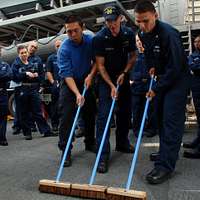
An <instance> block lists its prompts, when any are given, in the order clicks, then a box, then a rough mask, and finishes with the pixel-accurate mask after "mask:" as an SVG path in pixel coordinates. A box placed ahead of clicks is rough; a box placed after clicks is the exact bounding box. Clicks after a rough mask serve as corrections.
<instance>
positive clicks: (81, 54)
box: [58, 15, 96, 167]
mask: <svg viewBox="0 0 200 200" xmlns="http://www.w3.org/2000/svg"><path fill="white" fill-rule="evenodd" d="M65 28H66V32H67V34H68V38H66V39H65V40H64V41H63V43H62V45H61V47H60V49H59V51H58V67H59V75H60V77H61V88H60V100H59V108H60V122H59V143H58V146H59V148H60V150H61V151H62V152H64V150H65V148H66V144H67V140H68V137H69V134H70V131H71V128H72V124H73V121H74V117H75V112H76V109H77V105H79V106H82V105H83V104H84V105H83V108H82V110H81V113H82V117H83V120H84V123H85V149H86V150H89V151H92V152H94V151H95V150H96V145H95V137H94V128H95V105H96V100H95V97H94V95H93V92H92V90H91V88H90V86H91V83H92V79H93V77H94V75H95V74H96V67H95V66H94V65H92V60H93V58H94V57H93V49H92V40H93V36H92V35H86V34H84V33H83V22H82V21H81V19H80V17H78V16H75V15H71V16H69V17H67V19H66V22H65ZM84 85H86V87H87V92H86V95H85V97H83V96H82V95H81V92H82V91H83V87H84ZM71 149H72V145H71ZM71 149H70V152H69V154H68V156H67V159H66V161H65V164H64V166H65V167H69V166H71V164H72V162H71Z"/></svg>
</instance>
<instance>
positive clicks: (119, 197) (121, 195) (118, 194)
mask: <svg viewBox="0 0 200 200" xmlns="http://www.w3.org/2000/svg"><path fill="white" fill-rule="evenodd" d="M153 80H154V77H153V76H152V77H151V81H150V85H149V91H150V90H151V88H152V84H153ZM149 102H150V98H149V97H147V100H146V104H145V108H144V113H143V117H142V122H141V126H140V131H139V134H138V138H137V142H136V147H135V153H134V154H133V159H132V163H131V167H130V170H129V175H128V180H127V183H126V188H125V189H122V188H112V187H109V188H108V189H107V191H106V197H107V198H106V199H107V200H141V199H142V200H146V192H141V191H135V190H130V186H131V182H132V179H133V174H134V170H135V166H136V161H137V157H138V152H139V147H140V143H141V139H142V133H143V130H144V125H145V119H146V116H147V111H148V107H149Z"/></svg>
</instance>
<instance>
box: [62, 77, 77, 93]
mask: <svg viewBox="0 0 200 200" xmlns="http://www.w3.org/2000/svg"><path fill="white" fill-rule="evenodd" d="M65 83H66V84H67V86H68V87H69V88H70V90H71V91H72V92H73V93H74V94H75V95H76V96H77V95H79V94H80V92H79V90H78V88H77V86H76V83H75V81H74V79H73V78H71V77H67V78H65Z"/></svg>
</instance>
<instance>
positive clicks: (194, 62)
mask: <svg viewBox="0 0 200 200" xmlns="http://www.w3.org/2000/svg"><path fill="white" fill-rule="evenodd" d="M189 66H190V70H191V71H192V72H193V75H192V79H191V80H192V82H191V89H192V97H193V102H194V106H195V111H196V116H197V121H198V132H197V138H198V142H199V143H200V52H199V50H198V49H197V50H196V51H194V52H193V53H192V54H191V55H190V56H189Z"/></svg>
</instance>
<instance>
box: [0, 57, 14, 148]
mask: <svg viewBox="0 0 200 200" xmlns="http://www.w3.org/2000/svg"><path fill="white" fill-rule="evenodd" d="M11 78H12V71H11V68H10V66H9V65H8V64H7V63H5V62H4V61H2V60H0V145H3V146H7V145H8V143H7V139H6V126H7V113H8V94H7V91H6V88H7V83H8V81H9V80H11Z"/></svg>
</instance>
